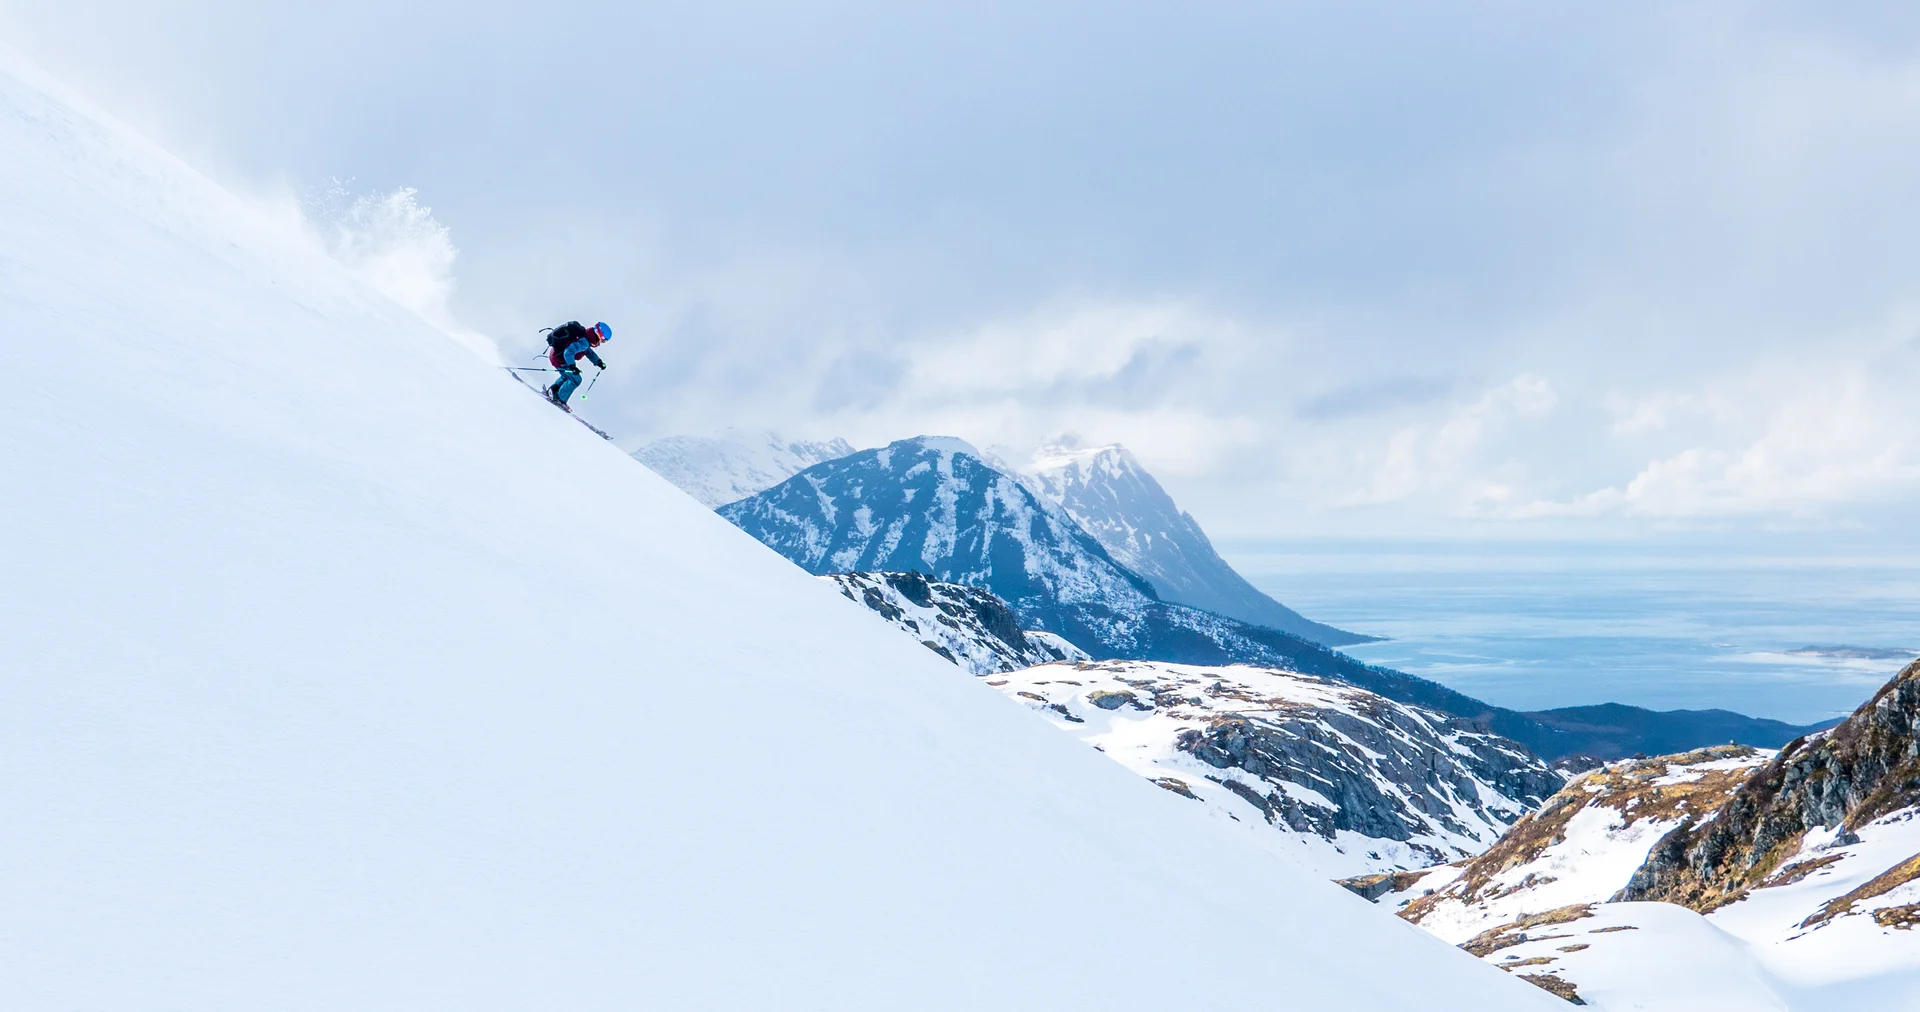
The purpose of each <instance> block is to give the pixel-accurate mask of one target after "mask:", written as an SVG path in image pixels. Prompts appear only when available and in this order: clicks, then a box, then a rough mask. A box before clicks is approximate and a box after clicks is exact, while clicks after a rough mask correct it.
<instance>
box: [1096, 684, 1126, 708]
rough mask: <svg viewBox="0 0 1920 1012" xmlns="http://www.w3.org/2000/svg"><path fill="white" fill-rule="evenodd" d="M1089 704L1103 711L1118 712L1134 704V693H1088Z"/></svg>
mask: <svg viewBox="0 0 1920 1012" xmlns="http://www.w3.org/2000/svg"><path fill="white" fill-rule="evenodd" d="M1087 702H1089V703H1092V704H1093V705H1095V706H1097V707H1099V708H1100V709H1102V710H1118V709H1120V708H1121V707H1123V706H1125V705H1127V704H1128V703H1131V702H1133V693H1131V692H1127V691H1124V690H1123V691H1120V692H1108V691H1106V690H1104V689H1102V690H1097V691H1094V692H1089V693H1087Z"/></svg>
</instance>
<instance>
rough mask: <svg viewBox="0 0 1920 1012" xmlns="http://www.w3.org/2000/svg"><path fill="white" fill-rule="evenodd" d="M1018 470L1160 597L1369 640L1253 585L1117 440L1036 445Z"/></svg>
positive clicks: (1330, 642)
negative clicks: (1305, 613)
mask: <svg viewBox="0 0 1920 1012" xmlns="http://www.w3.org/2000/svg"><path fill="white" fill-rule="evenodd" d="M1022 471H1023V473H1024V475H1025V476H1026V477H1027V479H1028V482H1029V485H1030V486H1031V487H1032V488H1033V489H1034V490H1035V491H1036V492H1038V493H1040V495H1041V496H1042V497H1044V498H1045V499H1047V500H1048V501H1050V502H1052V503H1053V504H1054V505H1056V506H1059V507H1060V508H1062V509H1064V510H1066V511H1067V513H1068V514H1069V515H1071V516H1072V517H1073V518H1074V519H1075V520H1077V521H1079V523H1080V526H1081V527H1084V528H1086V530H1087V532H1088V533H1090V534H1092V535H1093V536H1094V537H1095V538H1096V539H1098V540H1099V542H1100V544H1101V545H1102V546H1104V547H1105V548H1106V550H1107V553H1108V554H1109V555H1111V556H1113V559H1114V561H1115V562H1118V563H1119V564H1120V565H1122V566H1125V567H1126V568H1127V569H1129V570H1132V571H1133V572H1135V573H1138V574H1140V575H1141V576H1143V577H1146V579H1147V581H1148V582H1149V583H1151V584H1153V588H1154V590H1155V591H1157V592H1158V593H1159V595H1160V598H1161V599H1162V600H1165V601H1172V602H1175V603H1178V604H1185V605H1191V606H1193V607H1195V608H1199V609H1201V610H1203V611H1210V612H1214V613H1216V614H1220V615H1225V616H1227V617H1229V618H1236V619H1239V620H1240V621H1242V622H1246V623H1249V624H1251V625H1261V626H1267V627H1269V628H1273V629H1279V630H1280V631H1282V632H1288V633H1292V634H1293V635H1295V636H1299V637H1301V638H1302V639H1306V640H1310V641H1312V642H1314V643H1319V644H1321V645H1323V646H1329V647H1338V646H1346V645H1348V644H1351V643H1364V642H1366V641H1367V640H1368V639H1369V637H1366V636H1360V635H1356V634H1354V633H1350V632H1346V631H1344V630H1341V629H1335V628H1333V627H1332V626H1328V625H1322V624H1320V623H1318V622H1313V621H1310V620H1308V619H1306V618H1304V617H1302V616H1301V615H1300V614H1299V613H1298V612H1296V611H1294V610H1293V609H1291V608H1288V607H1286V606H1285V605H1282V604H1281V603H1280V602H1278V601H1275V600H1274V599H1273V598H1271V597H1268V596H1267V595H1265V594H1263V593H1261V592H1260V591H1259V590H1257V589H1255V587H1254V586H1253V584H1251V583H1248V582H1247V581H1246V579H1245V578H1244V577H1242V576H1241V575H1240V574H1239V573H1236V572H1234V570H1233V567H1232V566H1229V565H1227V562H1226V560H1225V559H1222V558H1221V557H1220V554H1219V553H1218V552H1216V551H1214V549H1213V542H1212V541H1209V540H1208V539H1207V535H1206V532H1204V531H1202V530H1201V529H1200V524H1199V523H1198V522H1197V521H1195V520H1194V519H1193V517H1192V516H1190V515H1188V514H1187V513H1186V512H1184V511H1183V510H1181V509H1180V507H1178V506H1176V505H1174V502H1173V499H1172V497H1170V496H1168V495H1167V493H1166V490H1165V489H1163V488H1161V487H1160V483H1159V482H1158V481H1155V480H1154V477H1153V475H1151V474H1148V473H1147V471H1146V469H1145V468H1143V467H1141V466H1140V462H1139V461H1138V460H1136V459H1134V456H1133V454H1132V453H1130V452H1128V451H1127V448H1126V447H1124V446H1119V445H1117V444H1116V445H1108V446H1094V447H1083V446H1080V445H1078V444H1077V443H1076V442H1074V441H1072V440H1061V441H1055V442H1052V443H1049V444H1046V445H1044V446H1042V447H1041V448H1040V449H1039V450H1038V451H1036V452H1035V453H1034V455H1033V458H1032V460H1031V461H1030V462H1029V463H1028V464H1027V466H1026V467H1024V468H1022Z"/></svg>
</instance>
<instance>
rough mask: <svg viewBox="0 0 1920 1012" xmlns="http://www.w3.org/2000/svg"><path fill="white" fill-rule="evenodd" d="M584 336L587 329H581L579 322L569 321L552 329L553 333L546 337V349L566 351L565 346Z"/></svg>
mask: <svg viewBox="0 0 1920 1012" xmlns="http://www.w3.org/2000/svg"><path fill="white" fill-rule="evenodd" d="M586 336H587V328H585V327H582V326H581V325H580V321H579V320H569V321H567V322H566V323H563V324H561V325H559V326H558V327H555V328H553V333H551V334H548V335H547V347H549V348H552V349H553V350H554V351H566V350H567V345H570V344H572V343H573V342H575V341H578V340H580V339H581V338H583V337H586Z"/></svg>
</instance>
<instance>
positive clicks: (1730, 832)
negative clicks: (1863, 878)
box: [1622, 662, 1920, 918]
mask: <svg viewBox="0 0 1920 1012" xmlns="http://www.w3.org/2000/svg"><path fill="white" fill-rule="evenodd" d="M1916 721H1920V662H1915V663H1914V664H1911V665H1909V666H1908V667H1907V668H1906V669H1905V670H1904V671H1902V672H1901V673H1900V674H1899V675H1897V676H1895V677H1894V678H1893V680H1892V681H1889V682H1888V683H1887V684H1886V685H1885V686H1883V687H1881V689H1880V691H1879V692H1877V693H1875V694H1874V696H1873V698H1872V699H1870V700H1868V701H1867V702H1866V703H1865V704H1864V705H1862V706H1861V707H1860V708H1859V709H1858V710H1856V711H1854V713H1853V715H1852V716H1850V717H1848V718H1847V719H1846V720H1844V721H1842V722H1841V723H1840V724H1839V725H1838V726H1836V727H1834V728H1833V729H1832V730H1830V731H1824V732H1820V733H1818V734H1813V735H1809V736H1807V737H1805V738H1802V739H1799V740H1797V741H1794V742H1792V743H1789V744H1788V745H1787V746H1786V747H1785V748H1783V749H1781V750H1780V754H1779V756H1778V757H1776V758H1775V759H1774V761H1773V762H1771V763H1769V764H1768V765H1767V767H1766V768H1765V769H1763V770H1761V771H1759V772H1758V773H1757V774H1755V775H1754V776H1753V777H1752V778H1751V779H1749V780H1748V781H1746V782H1745V783H1744V784H1742V785H1741V787H1740V789H1739V790H1738V791H1737V792H1735V793H1734V795H1733V796H1732V797H1730V798H1728V799H1727V801H1726V803H1725V804H1723V805H1722V806H1721V807H1720V809H1719V810H1718V811H1716V812H1714V813H1713V814H1712V817H1711V818H1706V817H1702V818H1700V819H1696V820H1689V821H1688V822H1687V824H1685V825H1683V826H1681V827H1680V828H1678V829H1676V830H1675V831H1674V832H1673V833H1671V834H1669V835H1668V836H1667V837H1666V839H1664V840H1662V841H1661V842H1660V845H1659V846H1658V847H1656V848H1655V849H1654V852H1653V853H1652V854H1651V855H1650V856H1649V857H1648V859H1647V862H1646V864H1645V865H1644V866H1643V867H1642V868H1641V869H1640V870H1639V871H1638V872H1637V873H1635V875H1634V877H1633V881H1632V882H1630V883H1628V885H1627V887H1626V888H1625V890H1624V891H1623V893H1622V898H1624V899H1628V900H1659V901H1664V902H1669V903H1678V904H1680V905H1682V906H1685V907H1689V908H1691V909H1694V910H1698V911H1700V912H1701V913H1707V912H1710V911H1713V910H1716V909H1718V908H1720V907H1723V906H1725V905H1727V904H1729V903H1736V902H1738V901H1739V900H1741V899H1742V898H1743V897H1745V896H1746V895H1747V894H1748V893H1749V892H1750V891H1751V890H1753V889H1754V888H1757V887H1761V886H1762V885H1764V884H1766V883H1768V882H1772V881H1774V880H1775V879H1776V878H1777V877H1779V876H1780V875H1791V874H1792V873H1793V869H1792V867H1791V866H1789V865H1787V862H1789V861H1790V860H1791V859H1793V858H1794V857H1795V856H1796V855H1799V854H1801V853H1803V852H1804V851H1805V849H1806V848H1805V843H1806V840H1807V838H1808V836H1809V835H1810V834H1815V833H1824V834H1831V835H1832V836H1833V839H1834V840H1836V841H1849V840H1854V839H1857V838H1858V836H1859V832H1860V830H1861V829H1862V828H1863V827H1865V826H1868V825H1871V824H1873V823H1874V822H1876V821H1877V820H1880V819H1883V818H1885V817H1887V816H1888V815H1890V814H1893V813H1897V812H1902V811H1913V810H1914V809H1915V806H1917V805H1920V735H1916V733H1915V732H1916V727H1915V725H1916ZM1915 864H1916V867H1914V868H1911V869H1906V870H1904V871H1902V870H1901V869H1891V870H1890V871H1891V872H1892V873H1895V874H1898V875H1902V876H1904V877H1903V878H1902V879H1901V881H1900V882H1892V883H1880V884H1883V885H1886V886H1887V890H1891V889H1892V888H1893V887H1895V886H1897V885H1900V884H1903V883H1904V882H1905V881H1908V880H1912V879H1915V878H1920V855H1916V860H1915ZM1883 891H1886V890H1883ZM1869 898H1871V897H1861V899H1869ZM1916 909H1917V910H1920V908H1916ZM1843 912H1853V911H1851V910H1849V911H1843ZM1810 916H1811V917H1817V918H1828V917H1831V916H1835V912H1834V911H1831V910H1823V911H1821V912H1819V913H1818V914H1816V915H1810Z"/></svg>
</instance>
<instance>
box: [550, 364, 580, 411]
mask: <svg viewBox="0 0 1920 1012" xmlns="http://www.w3.org/2000/svg"><path fill="white" fill-rule="evenodd" d="M579 388H580V367H579V366H577V365H570V366H566V367H565V368H563V369H561V370H560V378H559V379H557V380H555V381H554V383H553V399H554V400H556V401H559V402H560V403H562V404H565V403H567V398H569V397H572V396H573V392H574V391H575V390H577V389H579Z"/></svg>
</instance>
